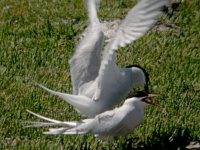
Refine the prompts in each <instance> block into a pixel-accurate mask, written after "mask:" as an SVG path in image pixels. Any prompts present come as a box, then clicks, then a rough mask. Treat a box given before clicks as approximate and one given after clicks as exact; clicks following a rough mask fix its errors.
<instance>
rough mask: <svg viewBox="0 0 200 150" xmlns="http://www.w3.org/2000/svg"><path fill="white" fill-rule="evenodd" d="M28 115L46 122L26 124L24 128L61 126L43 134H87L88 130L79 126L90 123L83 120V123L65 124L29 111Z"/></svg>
mask: <svg viewBox="0 0 200 150" xmlns="http://www.w3.org/2000/svg"><path fill="white" fill-rule="evenodd" d="M27 112H29V113H30V114H32V115H34V116H36V117H38V118H40V119H43V120H46V121H48V122H28V123H29V124H30V125H27V126H25V127H27V128H34V127H47V126H63V127H61V128H50V129H49V131H46V132H43V133H44V134H54V135H56V134H68V135H71V134H85V133H88V130H87V129H85V128H82V127H81V125H82V124H84V123H86V122H88V121H91V119H85V120H83V121H77V122H73V121H72V122H69V121H68V122H66V121H59V120H55V119H51V118H47V117H44V116H42V115H39V114H36V113H34V112H32V111H30V110H27Z"/></svg>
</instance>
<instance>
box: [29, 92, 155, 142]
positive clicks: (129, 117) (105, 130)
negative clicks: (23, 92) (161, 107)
mask: <svg viewBox="0 0 200 150" xmlns="http://www.w3.org/2000/svg"><path fill="white" fill-rule="evenodd" d="M150 97H151V98H153V97H157V95H155V94H146V93H144V92H139V93H137V94H135V95H134V97H131V98H128V99H126V100H125V102H124V104H123V105H122V106H121V107H119V108H115V109H113V110H110V111H105V112H103V113H101V114H99V115H97V116H95V117H94V118H90V119H85V120H82V121H75V122H62V121H58V120H54V119H50V118H47V117H44V116H41V115H38V114H36V113H33V112H31V111H29V110H28V112H29V113H31V114H33V115H35V116H37V117H39V118H41V119H44V120H46V121H48V122H31V124H30V125H28V126H26V127H43V126H62V127H60V128H50V129H49V131H47V132H44V134H69V135H70V134H86V133H91V134H93V135H95V136H96V137H98V138H100V139H104V140H113V139H114V138H115V137H118V136H127V135H128V134H129V133H130V132H132V131H133V130H134V129H135V128H136V127H137V126H138V125H139V123H140V122H141V120H142V118H143V116H144V107H145V106H146V105H147V104H150V105H154V106H158V105H157V104H155V103H152V102H149V101H147V99H148V98H150Z"/></svg>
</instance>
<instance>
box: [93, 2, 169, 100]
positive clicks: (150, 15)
mask: <svg viewBox="0 0 200 150" xmlns="http://www.w3.org/2000/svg"><path fill="white" fill-rule="evenodd" d="M165 4H167V0H142V1H140V2H139V3H138V4H137V5H136V6H135V7H134V8H132V9H131V10H130V11H129V13H128V15H127V16H126V17H125V19H124V20H123V21H122V23H121V25H120V26H119V28H118V30H117V31H116V32H115V34H114V35H113V37H112V39H111V42H110V43H108V45H106V47H105V50H104V52H103V53H104V54H103V60H102V63H101V66H100V70H99V79H98V80H99V81H98V82H99V85H98V88H97V90H96V93H95V97H94V99H98V97H99V95H101V92H102V90H103V89H104V88H106V87H107V85H108V84H110V83H109V82H111V81H113V82H115V81H117V78H118V76H117V75H118V74H119V69H118V68H117V66H116V64H115V62H114V58H115V57H114V54H115V51H116V50H117V49H118V48H120V47H124V46H125V45H126V44H129V43H131V42H133V41H135V40H137V39H138V38H140V37H141V36H142V35H144V34H145V33H146V32H147V31H148V30H149V29H150V28H151V27H152V26H153V25H154V24H155V22H156V18H157V17H158V16H159V15H160V14H161V12H162V11H161V8H162V6H164V5H165ZM114 79H115V80H114ZM113 84H114V83H113Z"/></svg>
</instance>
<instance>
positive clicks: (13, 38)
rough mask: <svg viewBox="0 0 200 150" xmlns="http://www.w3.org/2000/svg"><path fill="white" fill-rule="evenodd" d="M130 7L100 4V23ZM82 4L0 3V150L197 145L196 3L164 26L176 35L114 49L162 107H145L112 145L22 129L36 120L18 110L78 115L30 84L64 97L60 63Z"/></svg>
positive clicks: (65, 76) (69, 50)
mask: <svg viewBox="0 0 200 150" xmlns="http://www.w3.org/2000/svg"><path fill="white" fill-rule="evenodd" d="M133 4H134V2H130V1H128V0H125V1H121V2H119V1H117V2H114V1H111V6H110V7H113V8H112V9H110V8H108V7H106V5H105V2H104V1H103V4H102V5H101V8H100V18H101V20H110V19H114V18H118V17H120V18H123V17H124V15H125V14H126V13H127V11H128V10H129V8H131V7H132V6H133ZM83 8H84V7H83V3H82V0H76V1H66V0H59V1H56V2H53V1H52V0H45V1H35V0H20V1H11V0H6V1H5V0H4V1H0V11H1V13H0V76H1V78H0V85H1V86H0V107H1V109H0V116H1V117H0V149H20V150H21V149H42V150H43V149H62V148H63V149H125V148H129V149H130V148H138V149H145V148H146V149H155V148H156V147H157V148H160V149H168V148H171V149H175V148H177V147H179V148H183V147H185V145H187V144H188V142H189V141H193V140H198V141H199V140H200V92H199V91H200V44H199V39H200V11H199V10H200V2H199V0H192V1H189V0H188V1H186V2H184V3H182V4H181V5H180V6H179V7H178V8H177V10H176V11H175V12H174V13H173V15H172V16H171V17H170V16H167V15H164V16H163V17H162V18H161V19H160V22H161V23H165V22H171V23H174V24H175V25H176V26H178V27H179V28H180V29H179V32H178V33H174V32H172V31H170V30H168V31H165V32H160V31H157V30H152V31H150V32H148V33H147V34H146V35H145V36H144V37H142V38H140V39H139V40H138V41H136V42H134V43H132V44H131V45H129V46H127V47H126V48H123V49H120V50H119V51H118V54H119V55H118V57H117V62H118V65H119V66H121V67H123V66H126V65H129V64H139V65H141V66H143V67H145V68H146V69H147V71H148V72H149V73H150V79H151V84H150V89H151V91H152V92H154V93H159V94H160V95H161V96H160V98H158V99H155V101H156V102H158V103H159V104H160V105H161V106H162V108H163V109H161V110H158V109H155V108H152V107H147V108H146V111H145V117H144V120H143V122H142V123H141V125H140V126H139V127H138V128H137V129H136V130H135V131H134V132H133V133H132V134H130V135H129V137H128V139H124V138H120V139H119V140H117V141H115V142H113V143H102V142H100V141H98V140H97V139H95V138H94V137H93V136H92V135H81V136H64V135H61V136H47V135H43V134H42V131H44V130H46V129H44V128H42V129H26V128H23V125H24V124H23V123H24V122H26V121H33V120H36V118H35V117H33V116H31V115H29V114H28V113H27V112H26V111H25V110H26V109H30V110H32V111H34V112H37V113H39V114H42V115H45V116H47V117H52V118H55V119H58V120H59V119H60V120H77V119H80V118H81V116H80V115H79V114H78V113H77V112H75V111H74V110H73V108H72V107H71V106H69V105H68V104H67V103H65V102H64V101H62V100H60V99H59V98H57V97H54V96H52V95H49V94H47V93H45V92H44V91H43V90H41V89H40V88H38V87H36V86H34V84H33V83H32V82H31V80H36V81H38V82H40V83H42V84H44V85H46V86H48V87H50V88H51V89H55V90H59V91H63V92H67V93H71V91H72V87H71V80H70V74H69V64H68V60H69V59H70V57H71V56H72V54H73V50H74V47H75V46H76V42H75V41H76V39H77V36H78V35H80V33H81V32H82V31H83V29H84V27H85V26H86V25H87V16H86V11H85V9H83Z"/></svg>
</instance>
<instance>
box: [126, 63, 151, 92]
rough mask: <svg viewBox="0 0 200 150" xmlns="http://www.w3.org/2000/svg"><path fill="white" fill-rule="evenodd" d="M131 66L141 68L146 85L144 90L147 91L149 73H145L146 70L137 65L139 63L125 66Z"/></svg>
mask: <svg viewBox="0 0 200 150" xmlns="http://www.w3.org/2000/svg"><path fill="white" fill-rule="evenodd" d="M132 67H137V68H139V69H141V70H142V71H143V72H144V75H145V81H146V85H145V91H146V92H149V89H148V83H149V74H148V73H147V71H146V70H145V69H144V68H143V67H141V66H139V65H129V66H126V67H125V68H132Z"/></svg>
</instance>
